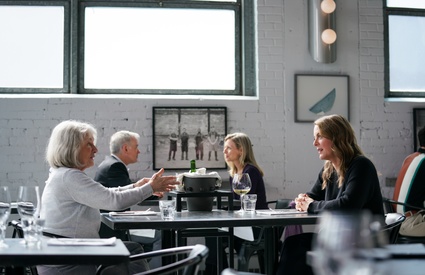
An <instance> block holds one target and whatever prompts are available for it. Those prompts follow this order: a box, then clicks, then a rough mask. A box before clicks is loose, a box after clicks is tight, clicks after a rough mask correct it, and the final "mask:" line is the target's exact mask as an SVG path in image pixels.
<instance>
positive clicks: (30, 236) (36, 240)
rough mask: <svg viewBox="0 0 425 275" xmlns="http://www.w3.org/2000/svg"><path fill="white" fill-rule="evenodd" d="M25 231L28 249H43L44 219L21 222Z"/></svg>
mask: <svg viewBox="0 0 425 275" xmlns="http://www.w3.org/2000/svg"><path fill="white" fill-rule="evenodd" d="M21 224H22V230H23V231H24V241H25V245H26V246H28V247H37V248H40V247H41V239H42V237H43V228H44V220H43V219H23V220H22V221H21Z"/></svg>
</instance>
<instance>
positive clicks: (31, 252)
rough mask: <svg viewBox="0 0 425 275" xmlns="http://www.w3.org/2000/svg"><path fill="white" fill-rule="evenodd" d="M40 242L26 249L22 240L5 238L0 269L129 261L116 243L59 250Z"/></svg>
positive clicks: (122, 249) (44, 241)
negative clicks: (6, 267) (1, 267)
mask: <svg viewBox="0 0 425 275" xmlns="http://www.w3.org/2000/svg"><path fill="white" fill-rule="evenodd" d="M48 240H49V238H47V237H46V238H43V239H42V243H41V246H40V248H38V247H26V246H25V244H24V243H23V239H20V238H6V239H5V243H6V244H7V245H8V246H9V247H7V248H0V266H34V265H57V264H70V265H74V264H79V265H82V264H94V265H101V264H108V265H115V264H122V263H126V262H128V261H129V256H130V253H129V252H128V250H127V248H126V246H125V245H124V243H123V242H122V241H121V240H120V239H117V240H116V242H115V244H114V245H104V246H69V245H67V246H62V245H60V246H59V245H48V244H47V241H48Z"/></svg>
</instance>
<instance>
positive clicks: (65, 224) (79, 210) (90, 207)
mask: <svg viewBox="0 0 425 275" xmlns="http://www.w3.org/2000/svg"><path fill="white" fill-rule="evenodd" d="M96 135H97V131H96V129H95V128H94V127H93V126H92V125H91V124H89V123H85V122H80V121H75V120H67V121H63V122H61V123H59V124H58V125H57V126H56V127H55V128H54V129H53V131H52V134H51V137H50V140H49V143H48V146H47V150H46V159H47V162H48V163H49V165H50V167H51V169H50V175H49V178H48V180H47V181H46V186H45V188H44V191H43V195H42V199H41V205H42V207H41V213H40V217H41V218H42V219H45V221H46V223H45V230H44V235H46V236H48V237H65V238H99V233H98V232H99V227H100V224H101V220H100V211H99V209H114V210H121V209H125V208H127V207H130V206H132V205H135V204H137V203H139V202H141V201H143V200H144V199H146V198H148V197H150V196H151V195H152V194H153V193H154V192H165V191H170V190H172V189H174V185H175V184H177V182H176V179H175V177H174V176H162V174H163V173H164V169H161V170H160V171H159V172H157V173H155V174H154V175H153V176H152V177H151V178H150V179H149V181H148V182H147V183H146V184H143V183H141V182H140V183H139V182H137V183H134V184H128V185H126V186H122V187H117V188H107V187H104V186H103V185H102V184H100V183H99V182H96V181H94V180H93V179H92V178H91V177H89V176H88V175H87V174H86V173H85V172H84V170H85V169H87V168H89V167H92V166H93V165H94V157H95V154H96V153H97V148H96V145H95V144H96ZM126 245H127V247H128V248H129V250H130V252H137V251H143V250H142V249H141V246H140V245H139V244H137V243H127V244H126ZM138 247H139V248H140V249H138ZM129 268H130V271H143V270H146V269H148V268H149V267H148V266H147V264H146V263H145V262H143V263H138V264H130V266H129ZM37 270H38V272H39V274H49V275H50V274H80V275H81V274H95V272H96V266H95V265H93V266H90V265H81V266H69V265H56V266H38V267H37Z"/></svg>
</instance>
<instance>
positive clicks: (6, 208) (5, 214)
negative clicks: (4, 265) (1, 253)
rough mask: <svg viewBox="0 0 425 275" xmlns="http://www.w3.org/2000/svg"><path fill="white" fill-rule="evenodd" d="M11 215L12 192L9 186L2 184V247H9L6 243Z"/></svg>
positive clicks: (0, 197)
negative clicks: (7, 227) (7, 226)
mask: <svg viewBox="0 0 425 275" xmlns="http://www.w3.org/2000/svg"><path fill="white" fill-rule="evenodd" d="M9 215H10V194H9V188H8V187H7V186H0V248H7V247H8V245H7V244H5V243H4V238H5V234H6V225H7V219H9Z"/></svg>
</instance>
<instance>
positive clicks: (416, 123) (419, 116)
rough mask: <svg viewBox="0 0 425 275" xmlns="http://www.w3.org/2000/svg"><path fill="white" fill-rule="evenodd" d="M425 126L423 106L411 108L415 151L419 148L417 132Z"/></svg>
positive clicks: (424, 109)
mask: <svg viewBox="0 0 425 275" xmlns="http://www.w3.org/2000/svg"><path fill="white" fill-rule="evenodd" d="M423 127H425V108H414V109H413V145H414V146H415V147H414V148H413V149H414V150H415V151H416V150H417V149H418V148H419V139H418V132H419V130H420V129H422V128H423Z"/></svg>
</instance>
